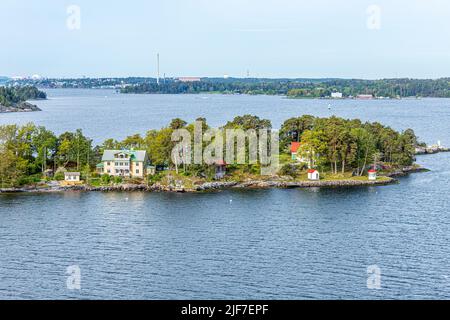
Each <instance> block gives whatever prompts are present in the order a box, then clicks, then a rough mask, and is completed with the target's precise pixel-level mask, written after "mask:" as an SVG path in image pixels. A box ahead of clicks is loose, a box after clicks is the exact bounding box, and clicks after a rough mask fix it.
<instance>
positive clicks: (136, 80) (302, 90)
mask: <svg viewBox="0 0 450 320" xmlns="http://www.w3.org/2000/svg"><path fill="white" fill-rule="evenodd" d="M200 80H201V81H195V82H183V81H179V80H178V78H161V79H160V84H157V80H156V79H155V78H144V77H128V78H79V79H75V78H74V79H37V80H36V79H23V80H14V81H13V82H12V81H10V82H9V83H10V84H14V85H18V86H37V87H42V88H84V89H90V88H114V89H117V90H119V89H120V91H121V92H122V93H150V94H153V93H154V94H158V93H159V94H183V93H208V92H210V93H230V94H267V95H285V96H288V97H291V98H326V97H330V96H331V93H333V92H341V93H342V95H343V97H345V98H348V97H352V96H353V97H354V96H357V95H360V94H371V95H373V96H374V97H389V98H397V97H437V98H450V78H441V79H435V80H432V79H406V78H405V79H381V80H361V79H330V78H324V79H306V78H297V79H287V78H280V79H269V78H200Z"/></svg>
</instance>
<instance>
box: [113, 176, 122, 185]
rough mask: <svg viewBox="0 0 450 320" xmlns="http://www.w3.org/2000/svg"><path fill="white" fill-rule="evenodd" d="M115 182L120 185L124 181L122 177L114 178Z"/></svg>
mask: <svg viewBox="0 0 450 320" xmlns="http://www.w3.org/2000/svg"><path fill="white" fill-rule="evenodd" d="M113 181H114V183H116V184H119V183H122V182H123V179H122V177H114V178H113Z"/></svg>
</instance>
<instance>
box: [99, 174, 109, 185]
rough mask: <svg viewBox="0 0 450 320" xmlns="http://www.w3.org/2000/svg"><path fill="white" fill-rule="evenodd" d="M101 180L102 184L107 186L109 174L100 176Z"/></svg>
mask: <svg viewBox="0 0 450 320" xmlns="http://www.w3.org/2000/svg"><path fill="white" fill-rule="evenodd" d="M101 180H102V183H103V184H109V183H110V182H111V177H110V176H109V174H104V175H102V178H101Z"/></svg>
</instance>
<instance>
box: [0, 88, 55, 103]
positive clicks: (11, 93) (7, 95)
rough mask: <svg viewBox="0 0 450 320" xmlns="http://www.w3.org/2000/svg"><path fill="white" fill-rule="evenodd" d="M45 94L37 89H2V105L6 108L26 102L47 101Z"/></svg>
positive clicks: (0, 92)
mask: <svg viewBox="0 0 450 320" xmlns="http://www.w3.org/2000/svg"><path fill="white" fill-rule="evenodd" d="M46 98H47V95H46V94H45V92H42V91H39V90H38V89H37V88H36V87H32V86H25V87H0V105H3V106H5V107H10V106H14V105H16V104H18V103H21V102H24V101H26V100H30V99H32V100H37V99H46Z"/></svg>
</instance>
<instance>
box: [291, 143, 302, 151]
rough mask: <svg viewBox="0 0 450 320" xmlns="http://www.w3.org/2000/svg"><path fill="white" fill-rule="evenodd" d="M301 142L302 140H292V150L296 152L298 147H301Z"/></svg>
mask: <svg viewBox="0 0 450 320" xmlns="http://www.w3.org/2000/svg"><path fill="white" fill-rule="evenodd" d="M300 145H301V143H300V142H292V143H291V152H292V153H296V152H297V151H298V149H299V148H300Z"/></svg>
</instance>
